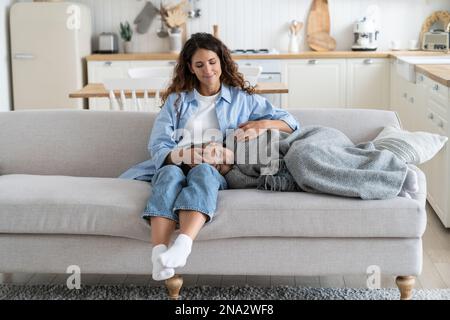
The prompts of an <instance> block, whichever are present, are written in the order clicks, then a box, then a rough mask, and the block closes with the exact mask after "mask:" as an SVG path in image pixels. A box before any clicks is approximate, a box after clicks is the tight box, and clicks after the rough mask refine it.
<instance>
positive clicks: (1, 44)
mask: <svg viewBox="0 0 450 320" xmlns="http://www.w3.org/2000/svg"><path fill="white" fill-rule="evenodd" d="M12 3H13V0H0V111H9V110H11V103H12V98H11V96H12V95H11V81H10V58H9V33H8V29H9V28H8V24H9V20H8V13H9V6H10V5H11V4H12Z"/></svg>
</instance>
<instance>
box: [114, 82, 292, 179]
mask: <svg viewBox="0 0 450 320" xmlns="http://www.w3.org/2000/svg"><path fill="white" fill-rule="evenodd" d="M177 97H178V94H176V93H173V94H171V95H169V97H168V99H167V101H166V103H165V104H164V106H163V107H162V109H161V111H160V112H159V114H158V116H157V117H156V120H155V122H154V125H153V129H152V132H151V134H150V140H149V143H148V151H149V153H150V156H151V158H150V159H149V160H147V161H144V162H142V163H139V164H137V165H135V166H133V167H132V168H130V169H128V170H127V171H126V172H124V173H123V174H122V175H120V177H119V178H123V179H137V180H144V181H151V179H152V177H153V175H154V174H155V173H156V171H157V170H158V169H159V168H161V167H162V166H163V164H164V161H165V159H166V157H167V155H168V154H169V153H170V152H171V151H172V150H173V149H174V148H175V147H176V146H177V144H178V142H179V141H180V140H181V137H179V136H177V129H182V128H184V127H185V126H186V124H187V121H188V119H189V118H190V117H191V116H192V115H193V114H195V112H196V110H197V108H198V102H197V100H196V98H195V92H194V91H191V92H185V93H181V98H180V101H179V102H178V108H177V109H176V108H175V107H174V105H175V101H176V99H177ZM216 114H217V119H218V121H219V126H220V130H221V131H222V133H223V136H224V137H225V135H226V130H230V129H237V128H238V127H239V125H240V124H242V123H244V122H247V121H252V120H263V119H268V120H283V121H284V122H286V123H287V124H288V125H289V127H291V128H292V130H294V131H295V130H297V129H298V128H299V124H298V122H297V120H296V119H295V118H294V117H293V116H292V115H290V114H289V113H288V112H286V111H285V110H282V109H279V108H275V107H274V106H273V105H272V104H271V103H270V102H269V101H267V100H266V99H265V98H264V97H262V96H260V95H257V94H253V95H250V94H248V93H246V92H245V91H243V90H241V89H239V88H234V87H229V86H226V85H224V84H222V89H221V92H220V95H219V98H218V100H217V103H216Z"/></svg>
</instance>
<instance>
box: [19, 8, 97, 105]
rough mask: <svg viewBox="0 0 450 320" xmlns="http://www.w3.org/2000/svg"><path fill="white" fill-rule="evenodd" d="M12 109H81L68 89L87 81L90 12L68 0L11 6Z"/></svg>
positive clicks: (81, 100)
mask: <svg viewBox="0 0 450 320" xmlns="http://www.w3.org/2000/svg"><path fill="white" fill-rule="evenodd" d="M10 33H11V60H12V61H11V64H12V86H13V105H14V110H23V109H83V108H84V101H83V99H71V98H69V93H70V92H73V91H76V90H79V89H81V88H82V87H83V85H85V84H86V78H87V76H86V62H85V59H84V58H85V57H86V56H88V55H89V54H91V34H92V31H91V13H90V10H89V8H88V7H87V6H85V5H82V4H76V3H70V2H23V3H16V4H14V5H13V6H12V7H11V10H10Z"/></svg>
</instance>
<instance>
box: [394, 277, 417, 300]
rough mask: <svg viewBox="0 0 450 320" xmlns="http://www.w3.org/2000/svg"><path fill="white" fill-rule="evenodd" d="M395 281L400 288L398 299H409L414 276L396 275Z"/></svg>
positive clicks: (414, 281) (414, 279) (414, 280)
mask: <svg viewBox="0 0 450 320" xmlns="http://www.w3.org/2000/svg"><path fill="white" fill-rule="evenodd" d="M395 282H396V283H397V287H398V288H399V289H400V300H411V298H412V293H413V289H414V284H415V283H416V278H415V277H413V276H398V277H397V278H396V279H395Z"/></svg>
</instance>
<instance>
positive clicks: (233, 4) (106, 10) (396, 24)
mask: <svg viewBox="0 0 450 320" xmlns="http://www.w3.org/2000/svg"><path fill="white" fill-rule="evenodd" d="M74 1H76V2H81V3H85V4H87V5H89V6H90V7H91V8H92V9H93V14H94V26H93V27H94V32H95V33H100V32H102V31H114V32H118V26H119V22H120V21H125V20H128V21H130V23H132V22H133V20H134V18H135V17H136V16H137V14H138V13H139V12H140V10H141V9H142V8H143V6H144V4H145V1H136V0H74ZM151 1H152V2H153V4H156V5H158V4H159V0H151ZM164 2H165V3H167V2H171V3H177V2H179V1H177V0H172V1H169V0H165V1H164ZM311 2H312V0H198V4H199V6H200V8H201V9H202V11H203V16H202V17H201V18H197V19H194V20H191V21H190V23H189V25H188V28H189V31H190V32H191V33H193V32H200V31H203V32H205V31H206V32H212V25H213V24H219V26H220V37H221V39H222V40H224V41H225V43H226V44H227V45H228V46H229V47H230V48H231V49H236V48H244V49H245V48H276V49H278V50H280V51H286V50H287V45H288V25H289V22H290V21H291V20H292V19H297V20H300V21H304V22H306V20H307V16H308V12H309V8H310V5H311ZM373 4H375V5H378V6H379V8H380V12H381V34H380V36H381V38H380V46H379V49H380V50H386V49H388V48H389V43H390V41H391V40H403V41H404V45H405V46H406V44H407V41H408V40H409V39H417V38H418V36H419V32H420V28H421V25H422V23H423V21H424V20H425V18H426V17H427V16H428V15H429V14H430V13H431V12H433V11H435V10H443V9H445V10H450V1H449V0H332V1H329V6H330V17H331V34H332V36H333V37H334V38H335V39H336V41H337V50H349V49H350V46H351V44H352V41H353V34H352V26H353V23H354V21H356V20H357V19H358V18H360V17H361V16H363V15H364V13H365V10H366V8H367V7H368V6H369V5H373ZM158 26H159V21H158V19H155V21H153V24H152V26H151V29H150V31H149V32H148V33H147V34H145V35H137V37H136V43H137V45H136V50H137V51H140V52H161V51H165V50H167V49H168V40H167V39H159V38H158V37H157V36H156V30H157V28H158ZM303 31H304V30H303ZM303 39H304V37H303ZM301 49H302V50H309V49H308V48H307V47H306V46H305V43H304V41H302V47H301Z"/></svg>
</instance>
